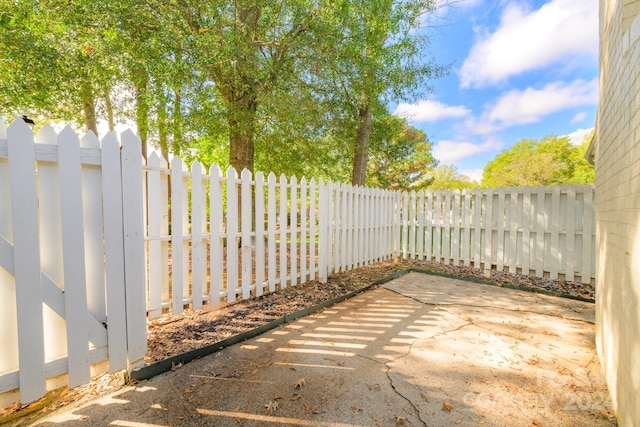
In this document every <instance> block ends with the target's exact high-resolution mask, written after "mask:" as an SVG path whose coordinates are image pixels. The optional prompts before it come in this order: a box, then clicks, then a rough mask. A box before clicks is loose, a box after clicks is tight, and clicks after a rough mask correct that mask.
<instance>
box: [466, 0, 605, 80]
mask: <svg viewBox="0 0 640 427" xmlns="http://www.w3.org/2000/svg"><path fill="white" fill-rule="evenodd" d="M597 50H598V2H597V1H594V0H591V1H585V0H552V1H550V2H548V3H546V4H545V5H543V6H542V7H541V8H540V9H538V10H534V11H530V10H528V9H527V8H526V6H525V5H523V4H520V3H518V2H516V1H513V2H510V3H509V4H508V5H507V7H506V8H505V10H504V12H503V14H502V17H501V19H500V25H499V26H498V28H497V29H496V30H495V32H493V33H490V34H487V35H485V36H484V37H482V36H481V37H480V39H479V40H478V41H477V42H476V43H475V45H474V46H473V47H472V49H471V52H470V54H469V56H468V57H467V59H466V60H465V61H464V63H463V65H462V68H461V70H460V86H461V87H463V88H467V87H483V86H487V85H490V84H495V83H498V82H500V81H502V80H505V79H507V78H509V77H510V76H513V75H517V74H520V73H522V72H525V71H528V70H534V69H539V68H542V67H545V66H547V65H549V64H552V63H556V62H560V61H564V62H567V61H568V59H569V58H570V57H571V56H572V55H575V54H584V53H588V54H591V55H593V56H594V57H595V56H596V55H597Z"/></svg>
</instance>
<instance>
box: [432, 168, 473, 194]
mask: <svg viewBox="0 0 640 427" xmlns="http://www.w3.org/2000/svg"><path fill="white" fill-rule="evenodd" d="M477 186H478V183H477V182H475V181H472V180H471V179H470V178H469V177H468V176H466V175H462V174H460V173H459V172H458V169H457V168H456V167H455V166H454V165H439V166H438V167H437V168H436V169H435V170H434V171H433V175H432V179H431V182H430V183H429V186H428V187H429V189H430V190H456V189H457V190H462V189H465V188H475V187H477Z"/></svg>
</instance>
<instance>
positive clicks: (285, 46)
mask: <svg viewBox="0 0 640 427" xmlns="http://www.w3.org/2000/svg"><path fill="white" fill-rule="evenodd" d="M435 4H436V2H434V1H433V0H372V1H370V2H362V1H354V0H339V1H333V0H278V1H275V0H236V1H233V2H201V1H195V0H180V1H176V2H164V1H161V0H144V1H141V0H111V1H108V2H105V1H102V0H82V1H81V0H64V1H63V0H42V1H39V2H36V3H33V2H28V1H26V0H0V26H1V27H2V28H3V31H2V32H0V50H2V52H3V55H2V57H1V58H0V114H3V115H16V114H30V115H36V116H39V117H42V119H41V120H44V121H46V120H49V119H54V120H64V121H68V120H72V121H75V122H77V123H81V124H82V125H83V126H84V128H85V129H86V130H93V131H94V132H97V121H98V120H107V121H108V122H109V125H110V128H113V126H114V124H115V123H116V122H122V121H124V120H134V121H135V122H136V125H137V128H138V132H139V134H140V137H141V139H142V140H143V142H147V141H149V142H151V143H153V144H154V145H156V146H159V147H160V148H161V149H162V151H163V153H164V154H165V156H167V155H168V153H169V152H173V153H175V154H180V153H181V154H183V155H184V154H186V155H187V156H192V157H197V158H199V159H201V160H202V161H203V162H204V163H211V162H214V161H215V162H216V163H220V164H221V165H222V166H226V165H232V166H234V167H235V168H236V169H237V170H242V169H243V168H247V169H249V170H253V169H254V168H259V169H267V170H273V171H274V172H276V173H281V172H283V173H288V174H298V175H301V174H309V173H312V174H315V175H317V176H320V177H327V178H332V179H341V180H342V179H348V178H351V179H352V181H353V182H354V183H356V184H364V183H365V182H373V181H366V174H367V172H369V171H372V170H373V169H375V168H373V169H372V167H371V165H370V163H371V162H372V159H379V158H381V157H383V156H384V154H383V153H380V152H376V150H382V149H385V144H393V143H391V142H390V141H396V143H397V141H400V140H402V139H403V138H405V136H403V135H401V133H403V132H405V133H406V129H405V125H406V123H405V125H395V126H392V127H391V128H392V129H395V130H396V131H397V133H396V134H393V135H391V134H390V133H389V130H386V131H385V132H384V133H382V132H381V131H380V129H378V128H377V126H378V124H379V123H383V122H385V121H388V120H389V119H388V117H389V116H390V114H389V111H388V108H387V105H388V103H389V101H391V100H394V101H395V100H399V99H401V98H402V99H405V98H406V99H410V98H412V97H415V96H417V94H418V93H421V90H422V91H424V90H428V87H429V85H428V81H429V80H430V79H433V78H437V77H439V76H441V75H443V74H444V73H446V71H447V67H444V66H440V65H438V64H437V63H436V62H435V61H434V60H433V58H430V57H428V56H427V55H426V54H425V52H427V51H428V50H427V45H428V38H427V37H426V36H425V33H424V32H423V31H419V28H418V27H419V25H420V22H421V20H420V19H421V17H422V15H423V14H425V13H430V11H432V10H433V8H434V5H435ZM383 139H384V140H385V141H386V142H381V141H382V140H383ZM409 146H411V144H409V145H407V147H409ZM426 146H428V147H430V145H429V144H422V145H420V144H414V145H413V146H412V147H413V148H414V149H416V150H418V149H419V150H424V149H425V147H426ZM143 147H146V144H143ZM427 151H428V149H427ZM143 154H144V152H143ZM412 155H416V156H417V157H420V155H419V153H417V152H416V153H412ZM429 155H430V153H429ZM392 157H393V156H387V160H389V159H390V158H392ZM396 159H397V161H400V159H404V158H402V157H401V156H400V157H396ZM429 162H430V161H429V160H428V159H426V160H425V163H424V165H425V167H426V165H429V164H430V163H429ZM380 176H381V175H380V174H378V175H377V178H376V179H380Z"/></svg>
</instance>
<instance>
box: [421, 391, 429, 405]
mask: <svg viewBox="0 0 640 427" xmlns="http://www.w3.org/2000/svg"><path fill="white" fill-rule="evenodd" d="M420 397H421V398H422V400H424V401H425V402H427V403H429V398H428V397H427V396H426V395H425V394H424V393H421V394H420Z"/></svg>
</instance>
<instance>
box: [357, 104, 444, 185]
mask: <svg viewBox="0 0 640 427" xmlns="http://www.w3.org/2000/svg"><path fill="white" fill-rule="evenodd" d="M437 164H438V161H437V160H436V159H435V158H434V157H433V155H432V153H431V143H430V142H429V140H428V139H427V136H426V135H425V133H424V132H422V131H421V130H419V129H416V128H414V127H413V126H409V125H408V124H407V122H406V120H405V119H401V118H398V117H396V116H392V115H388V116H386V117H384V118H382V119H376V120H374V123H373V132H372V135H371V161H370V162H369V170H368V173H367V176H368V178H367V185H370V186H373V187H379V188H394V189H400V190H419V189H422V188H425V187H427V186H428V185H429V184H430V183H431V181H432V175H433V172H434V168H435V167H436V165H437Z"/></svg>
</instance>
